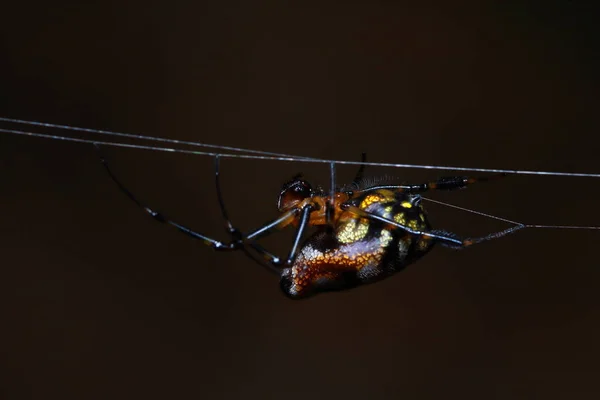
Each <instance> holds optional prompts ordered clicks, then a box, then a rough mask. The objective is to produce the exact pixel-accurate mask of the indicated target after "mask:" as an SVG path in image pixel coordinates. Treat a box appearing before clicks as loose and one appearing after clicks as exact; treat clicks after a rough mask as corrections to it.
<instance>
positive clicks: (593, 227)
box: [422, 197, 600, 230]
mask: <svg viewBox="0 0 600 400" xmlns="http://www.w3.org/2000/svg"><path fill="white" fill-rule="evenodd" d="M422 198H423V200H427V201H430V202H432V203H436V204H440V205H443V206H446V207H450V208H455V209H457V210H461V211H466V212H468V213H471V214H476V215H481V216H482V217H486V218H490V219H496V220H498V221H502V222H508V223H509V224H513V225H516V226H523V227H525V228H533V229H583V230H600V226H577V225H534V224H524V223H522V222H517V221H512V220H510V219H506V218H502V217H497V216H495V215H492V214H487V213H484V212H481V211H477V210H473V209H470V208H464V207H460V206H457V205H454V204H450V203H446V202H443V201H439V200H433V199H430V198H427V197H422Z"/></svg>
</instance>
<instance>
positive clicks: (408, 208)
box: [102, 155, 525, 299]
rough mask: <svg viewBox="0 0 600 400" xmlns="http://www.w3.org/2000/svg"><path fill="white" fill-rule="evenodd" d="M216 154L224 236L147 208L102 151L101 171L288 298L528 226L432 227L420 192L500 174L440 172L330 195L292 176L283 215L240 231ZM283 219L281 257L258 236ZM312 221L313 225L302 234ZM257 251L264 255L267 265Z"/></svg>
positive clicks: (367, 279)
mask: <svg viewBox="0 0 600 400" xmlns="http://www.w3.org/2000/svg"><path fill="white" fill-rule="evenodd" d="M215 160H216V162H215V183H216V187H217V196H218V199H219V204H220V206H221V212H222V214H223V219H224V220H225V223H226V230H227V232H228V233H229V236H230V240H229V241H228V242H222V241H219V240H215V239H212V238H210V237H208V236H205V235H203V234H201V233H198V232H196V231H194V230H192V229H190V228H188V227H186V226H184V225H181V224H179V223H177V222H175V221H172V220H170V219H169V218H167V217H165V216H164V215H163V214H161V213H159V212H157V211H155V210H153V209H151V208H149V207H147V206H146V205H145V204H143V203H141V202H140V201H139V200H138V199H137V198H136V197H135V196H134V195H133V194H132V193H131V192H130V191H129V190H128V189H127V188H126V187H125V186H124V185H123V184H122V183H121V182H120V181H119V180H118V179H117V177H116V176H115V175H114V174H113V173H112V171H111V169H110V168H109V166H108V163H107V162H106V161H105V160H104V158H102V162H103V164H104V167H105V168H106V171H107V172H108V174H109V175H110V177H111V178H112V179H113V180H114V181H115V183H116V184H117V186H118V187H119V188H120V189H121V191H123V192H124V193H125V194H126V195H127V196H128V197H129V198H130V199H131V200H133V201H134V202H135V203H136V204H137V205H138V206H139V207H140V208H142V209H143V210H144V211H145V212H146V213H148V214H149V215H150V216H151V217H153V218H154V219H155V220H157V221H159V222H161V223H164V224H167V225H170V226H173V227H175V228H176V229H178V230H179V231H181V232H183V233H185V234H186V235H188V236H191V237H193V238H194V239H198V240H200V241H201V242H202V243H204V244H206V245H208V246H211V247H212V248H213V249H215V250H219V251H237V250H241V251H243V252H244V253H245V254H246V255H248V256H249V257H250V258H252V259H253V260H255V261H257V262H259V263H260V264H262V265H263V266H266V267H267V268H268V269H269V270H270V271H272V272H273V273H275V274H276V275H277V276H279V278H280V287H281V289H282V290H283V292H284V294H285V295H287V296H288V297H290V298H292V299H301V298H306V297H310V296H311V295H314V294H317V293H320V292H328V291H335V290H342V289H349V288H353V287H356V286H359V285H362V284H366V283H372V282H376V281H378V280H381V279H383V278H386V277H388V276H390V275H392V274H394V273H396V272H398V271H400V270H402V269H403V268H405V267H406V266H407V265H409V264H411V263H413V262H415V261H416V260H418V259H419V258H421V257H422V256H424V255H425V254H427V252H429V250H431V248H432V246H433V245H434V244H436V243H439V244H441V245H443V246H446V247H451V248H457V249H460V248H465V247H468V246H471V245H473V244H476V243H480V242H484V241H487V240H492V239H496V238H499V237H502V236H505V235H507V234H510V233H512V232H515V231H517V230H519V229H522V228H524V227H525V225H522V224H521V225H516V226H513V227H511V228H508V229H505V230H503V231H500V232H494V233H491V234H489V235H486V236H482V237H479V238H470V239H460V238H459V237H458V236H457V235H455V234H454V233H451V232H446V231H441V230H433V229H432V228H431V226H430V224H429V221H428V219H427V214H426V213H425V210H424V209H423V206H422V204H421V199H422V198H421V196H420V194H419V193H422V192H425V191H429V190H455V189H463V188H466V187H467V186H469V185H471V184H473V183H476V182H482V181H488V180H491V179H496V178H499V177H502V176H504V174H499V175H493V176H491V177H480V178H473V177H465V176H454V177H445V178H440V179H438V180H436V181H432V182H427V183H421V184H407V185H371V186H368V187H364V188H360V185H355V186H357V188H355V189H354V190H345V191H344V190H342V191H332V192H331V193H330V194H329V195H326V194H325V193H324V192H323V191H322V190H320V189H317V190H314V189H313V188H312V186H311V185H310V184H309V183H308V182H307V181H306V180H304V179H302V177H301V176H300V175H297V176H295V177H294V178H292V180H291V181H289V182H287V183H286V184H284V185H283V187H282V189H281V191H280V194H279V198H278V201H277V208H278V210H279V212H280V214H281V215H280V216H279V217H278V218H276V219H275V220H273V221H271V222H269V223H267V224H265V225H263V226H261V227H260V228H258V229H255V230H253V231H251V232H249V233H245V234H244V233H242V232H240V231H239V230H238V229H236V228H235V227H234V226H233V225H232V223H231V222H230V221H229V217H228V216H227V212H226V209H225V204H224V201H223V198H222V196H221V188H220V180H219V167H218V166H219V158H218V157H216V158H215ZM364 161H365V158H364V155H363V162H364ZM363 170H364V166H361V168H360V169H359V171H358V173H357V174H356V177H355V179H354V183H357V182H360V181H361V180H362V174H363ZM332 171H333V167H332ZM332 175H333V174H332ZM332 186H333V184H332ZM288 226H292V227H295V228H296V234H295V237H294V242H293V244H292V247H291V250H290V251H289V253H288V255H287V257H286V258H284V259H282V258H280V257H277V256H275V255H274V254H272V253H270V252H269V251H267V250H266V249H265V248H263V247H262V246H261V245H260V244H259V243H258V240H259V239H260V238H261V237H263V236H266V235H269V234H272V233H274V232H277V231H278V230H280V229H283V228H285V227H288ZM309 226H313V227H315V228H316V229H317V230H316V232H315V233H313V234H311V235H310V236H308V238H307V239H306V240H304V241H302V239H303V237H304V236H305V234H306V229H307V228H308V227H309ZM250 250H253V251H254V252H255V253H251V252H250ZM254 254H258V255H259V256H261V257H262V258H263V259H264V261H265V262H266V264H265V263H264V262H261V261H260V260H258V259H257V258H256V257H255V255H254Z"/></svg>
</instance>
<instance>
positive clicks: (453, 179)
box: [367, 173, 507, 193]
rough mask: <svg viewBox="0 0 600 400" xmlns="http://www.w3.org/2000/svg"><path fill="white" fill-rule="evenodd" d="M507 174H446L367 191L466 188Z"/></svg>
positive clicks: (407, 191)
mask: <svg viewBox="0 0 600 400" xmlns="http://www.w3.org/2000/svg"><path fill="white" fill-rule="evenodd" d="M506 175H507V174H505V173H502V174H495V175H491V176H480V177H472V176H445V177H441V178H439V179H438V180H435V181H431V182H426V183H419V184H414V185H379V186H374V187H370V188H369V189H367V191H374V190H379V189H387V190H395V191H400V192H406V193H423V192H427V191H429V190H457V189H464V188H466V187H467V186H469V185H472V184H474V183H479V182H488V181H494V180H497V179H501V178H504V177H506Z"/></svg>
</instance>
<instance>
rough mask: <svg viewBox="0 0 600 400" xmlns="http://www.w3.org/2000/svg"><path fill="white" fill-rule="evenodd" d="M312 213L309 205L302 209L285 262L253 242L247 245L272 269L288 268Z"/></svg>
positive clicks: (294, 258) (294, 256)
mask: <svg viewBox="0 0 600 400" xmlns="http://www.w3.org/2000/svg"><path fill="white" fill-rule="evenodd" d="M312 211H313V207H312V206H310V205H307V206H305V207H304V208H303V209H302V215H301V216H300V222H299V223H298V228H297V229H296V234H295V236H294V243H293V245H292V249H291V250H290V252H289V254H288V256H287V258H286V259H285V260H281V258H280V257H277V256H276V255H274V254H273V253H270V252H269V251H267V250H266V249H265V248H264V247H262V246H260V245H259V244H257V243H255V242H250V243H249V245H250V246H251V247H252V248H253V249H254V250H255V251H256V252H257V253H258V254H260V255H261V256H262V257H263V258H264V259H265V260H266V261H267V262H269V263H270V264H271V265H273V266H274V267H282V266H289V265H292V264H293V263H294V261H295V260H296V256H297V253H298V247H299V245H300V240H302V236H303V234H304V232H305V231H306V227H307V226H308V220H309V219H310V213H311V212H312Z"/></svg>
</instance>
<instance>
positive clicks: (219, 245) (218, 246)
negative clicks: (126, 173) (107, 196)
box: [95, 144, 239, 251]
mask: <svg viewBox="0 0 600 400" xmlns="http://www.w3.org/2000/svg"><path fill="white" fill-rule="evenodd" d="M95 146H96V149H97V150H98V152H99V155H100V160H101V161H102V165H104V168H105V169H106V172H108V175H109V176H110V177H111V179H112V180H113V181H114V182H115V183H116V184H117V186H118V187H119V189H120V190H121V191H122V192H123V193H125V194H126V195H127V197H129V198H130V199H131V200H132V201H133V202H134V203H135V204H137V205H138V206H139V207H140V208H141V209H143V210H144V211H145V212H147V213H148V215H150V216H151V217H152V218H154V219H155V220H157V221H159V222H162V223H165V224H168V225H171V226H173V227H175V228H177V229H178V230H179V231H181V232H183V233H185V234H186V235H189V236H191V237H193V238H194V239H199V240H201V241H202V242H203V243H204V244H206V245H207V246H211V247H212V248H214V249H215V250H225V251H227V250H237V249H238V247H239V244H238V243H236V242H231V243H223V242H220V241H218V240H215V239H212V238H210V237H208V236H204V235H202V234H200V233H198V232H195V231H193V230H191V229H190V228H188V227H186V226H183V225H181V224H179V223H177V222H175V221H171V220H170V219H168V218H166V217H165V216H164V215H163V214H161V213H159V212H157V211H154V210H153V209H151V208H150V207H148V206H146V205H145V204H143V203H142V202H140V201H139V200H138V199H137V198H136V197H135V196H134V195H133V193H131V192H130V191H129V189H127V188H126V187H125V185H123V184H122V183H121V181H120V180H119V179H117V177H116V176H115V174H114V173H113V172H112V170H111V169H110V167H109V166H108V162H107V161H106V159H105V158H104V156H103V155H102V152H101V150H100V147H99V146H98V145H97V144H96V145H95Z"/></svg>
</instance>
